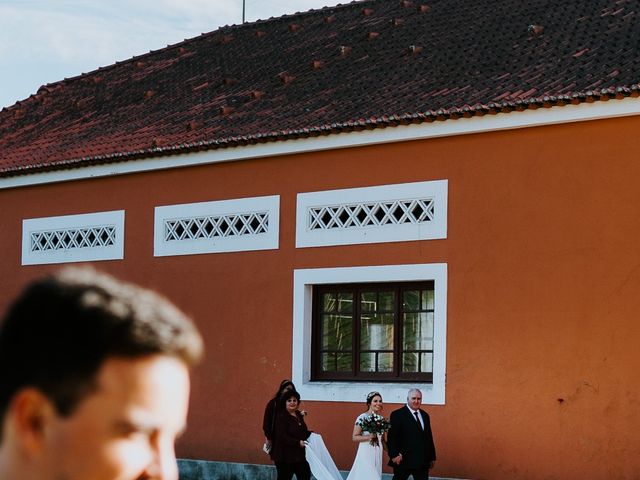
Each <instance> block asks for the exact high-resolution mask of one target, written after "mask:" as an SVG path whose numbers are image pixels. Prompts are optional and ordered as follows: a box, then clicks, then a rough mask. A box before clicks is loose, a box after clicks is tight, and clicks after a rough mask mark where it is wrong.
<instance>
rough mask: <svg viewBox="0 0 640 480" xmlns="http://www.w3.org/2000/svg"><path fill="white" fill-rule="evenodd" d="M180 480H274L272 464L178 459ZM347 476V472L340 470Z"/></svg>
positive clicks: (386, 478) (388, 479)
mask: <svg viewBox="0 0 640 480" xmlns="http://www.w3.org/2000/svg"><path fill="white" fill-rule="evenodd" d="M178 467H179V468H180V480H275V478H276V469H275V467H274V466H273V465H255V464H251V463H229V462H208V461H204V460H186V459H180V460H178ZM340 473H341V474H342V477H343V478H347V473H348V472H340ZM382 480H391V475H389V474H386V473H385V474H383V475H382ZM431 480H455V479H453V478H439V477H431Z"/></svg>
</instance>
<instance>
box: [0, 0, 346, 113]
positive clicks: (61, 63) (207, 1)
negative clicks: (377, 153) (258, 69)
mask: <svg viewBox="0 0 640 480" xmlns="http://www.w3.org/2000/svg"><path fill="white" fill-rule="evenodd" d="M339 2H340V0H245V19H246V21H255V20H258V19H267V18H270V17H279V16H281V15H285V14H291V13H295V12H304V11H307V10H311V9H316V8H322V7H324V6H327V5H336V4H337V3H339ZM242 3H243V2H242V0H0V109H1V108H2V107H8V106H11V105H13V104H14V103H15V102H16V101H18V100H23V99H25V98H27V97H29V95H31V94H34V93H36V92H37V91H38V88H40V86H42V85H45V84H47V83H54V82H57V81H59V80H63V79H64V78H69V77H75V76H76V75H80V74H81V73H86V72H90V71H92V70H95V69H96V68H98V67H101V66H107V65H111V64H113V63H115V62H116V61H122V60H126V59H128V58H131V57H133V56H136V55H141V54H143V53H147V52H149V51H150V50H158V49H160V48H163V47H165V46H167V45H171V44H175V43H178V42H181V41H182V40H184V39H186V38H192V37H196V36H198V35H200V34H201V33H206V32H211V31H213V30H216V29H217V28H218V27H221V26H224V25H234V24H240V23H242ZM342 3H347V1H345V0H342Z"/></svg>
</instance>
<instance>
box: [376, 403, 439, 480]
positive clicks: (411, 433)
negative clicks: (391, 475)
mask: <svg viewBox="0 0 640 480" xmlns="http://www.w3.org/2000/svg"><path fill="white" fill-rule="evenodd" d="M420 416H421V417H422V423H423V424H424V430H421V429H420V426H419V425H418V422H417V421H416V418H415V417H414V416H413V414H412V413H411V411H410V410H409V408H408V407H407V406H406V405H405V406H404V407H402V408H399V409H398V410H395V411H393V412H392V413H391V418H390V422H391V429H390V430H389V433H388V435H387V446H388V449H389V458H390V459H391V458H395V457H397V456H398V454H399V453H401V454H402V463H400V465H396V464H395V463H393V462H392V461H391V460H389V466H391V467H395V468H406V469H412V470H415V469H422V468H429V465H430V463H431V462H433V461H434V460H435V459H436V447H435V445H434V443H433V434H432V433H431V423H430V421H429V415H428V414H427V412H425V411H423V410H420Z"/></svg>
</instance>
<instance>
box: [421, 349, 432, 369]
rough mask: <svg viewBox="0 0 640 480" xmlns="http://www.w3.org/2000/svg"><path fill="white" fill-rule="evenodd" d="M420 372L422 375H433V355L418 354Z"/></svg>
mask: <svg viewBox="0 0 640 480" xmlns="http://www.w3.org/2000/svg"><path fill="white" fill-rule="evenodd" d="M420 371H421V372H423V373H425V372H426V373H433V353H421V354H420Z"/></svg>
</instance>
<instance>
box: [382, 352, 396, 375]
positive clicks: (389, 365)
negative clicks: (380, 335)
mask: <svg viewBox="0 0 640 480" xmlns="http://www.w3.org/2000/svg"><path fill="white" fill-rule="evenodd" d="M378 371H379V372H392V371H393V353H391V352H388V353H386V352H381V353H380V354H378Z"/></svg>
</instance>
